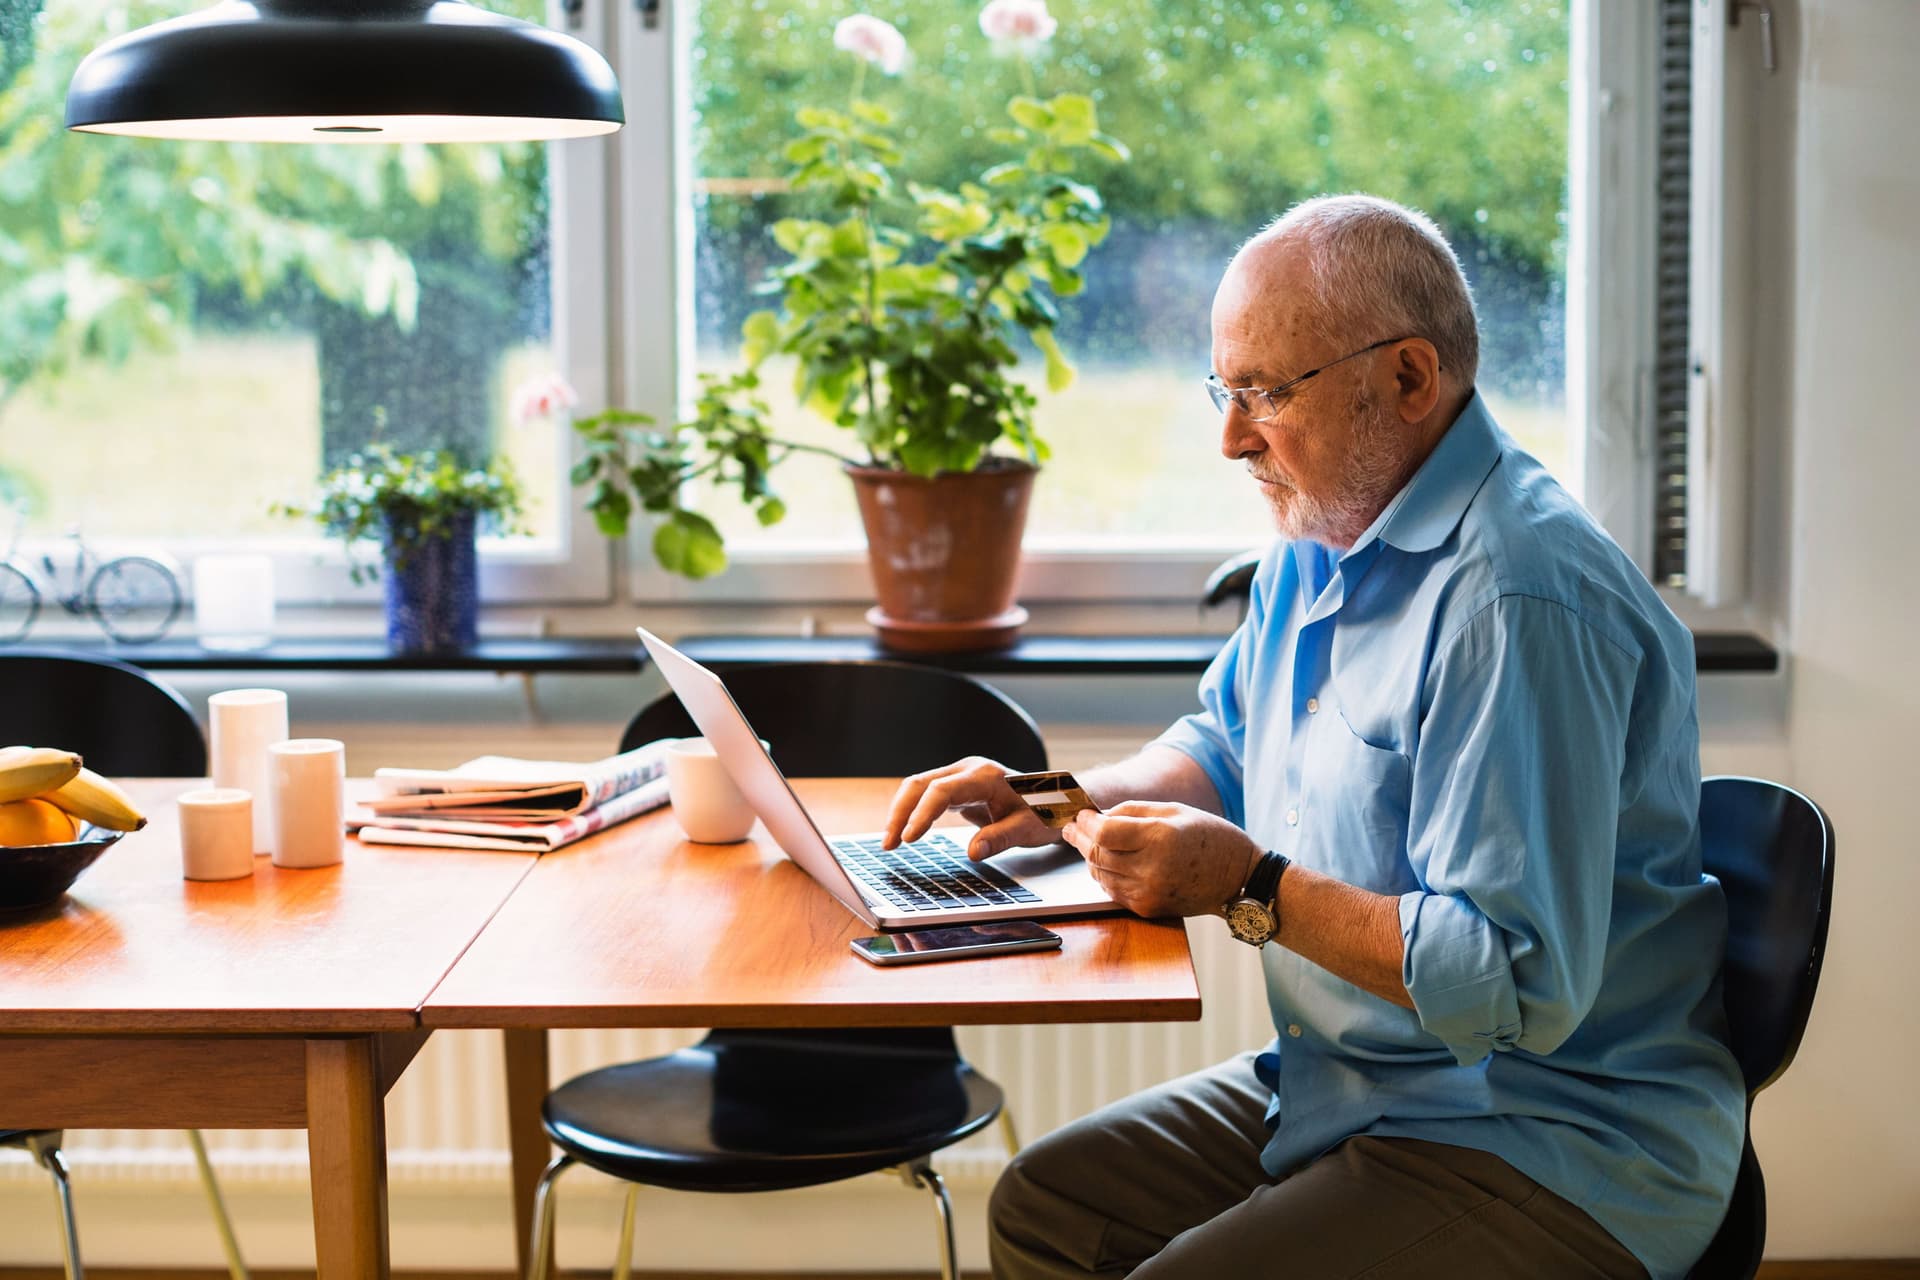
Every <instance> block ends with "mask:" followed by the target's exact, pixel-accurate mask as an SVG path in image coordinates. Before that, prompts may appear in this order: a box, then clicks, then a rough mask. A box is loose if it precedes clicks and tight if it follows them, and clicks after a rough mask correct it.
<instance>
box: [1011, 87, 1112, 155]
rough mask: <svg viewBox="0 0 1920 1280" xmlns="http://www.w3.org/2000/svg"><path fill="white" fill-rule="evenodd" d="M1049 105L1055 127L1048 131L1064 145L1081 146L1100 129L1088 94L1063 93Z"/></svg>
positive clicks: (1055, 139) (1056, 140)
mask: <svg viewBox="0 0 1920 1280" xmlns="http://www.w3.org/2000/svg"><path fill="white" fill-rule="evenodd" d="M1048 105H1049V106H1050V108H1051V109H1052V111H1053V127H1052V128H1051V129H1049V130H1047V132H1048V134H1049V135H1050V136H1051V137H1052V138H1053V140H1054V141H1055V142H1058V143H1060V144H1061V145H1062V146H1068V147H1077V146H1081V145H1083V144H1085V143H1087V142H1088V141H1090V140H1091V139H1092V138H1093V135H1094V134H1095V133H1097V132H1098V131H1099V125H1098V124H1097V123H1096V122H1095V120H1094V111H1093V99H1092V98H1089V97H1088V96H1087V95H1086V94H1084V93H1063V94H1060V95H1059V96H1057V97H1056V98H1054V100H1053V101H1052V102H1051V103H1049V104H1048ZM1021 123H1022V124H1024V123H1026V122H1025V121H1021Z"/></svg>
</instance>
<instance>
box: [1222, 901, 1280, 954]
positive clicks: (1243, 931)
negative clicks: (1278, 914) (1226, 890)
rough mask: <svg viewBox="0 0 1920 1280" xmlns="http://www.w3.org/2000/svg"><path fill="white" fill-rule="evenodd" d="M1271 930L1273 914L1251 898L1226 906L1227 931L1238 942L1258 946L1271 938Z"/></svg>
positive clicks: (1272, 927)
mask: <svg viewBox="0 0 1920 1280" xmlns="http://www.w3.org/2000/svg"><path fill="white" fill-rule="evenodd" d="M1273 929H1274V919H1273V913H1272V912H1271V911H1269V910H1267V909H1266V907H1264V906H1262V905H1261V904H1260V903H1258V902H1255V901H1254V900H1253V899H1252V898H1241V899H1239V900H1238V901H1235V902H1230V903H1228V904H1227V931H1228V932H1229V933H1231V934H1233V936H1234V937H1236V938H1238V939H1239V940H1240V941H1242V942H1245V943H1250V944H1252V945H1253V946H1260V945H1262V944H1264V943H1265V942H1266V941H1267V939H1269V938H1271V937H1273Z"/></svg>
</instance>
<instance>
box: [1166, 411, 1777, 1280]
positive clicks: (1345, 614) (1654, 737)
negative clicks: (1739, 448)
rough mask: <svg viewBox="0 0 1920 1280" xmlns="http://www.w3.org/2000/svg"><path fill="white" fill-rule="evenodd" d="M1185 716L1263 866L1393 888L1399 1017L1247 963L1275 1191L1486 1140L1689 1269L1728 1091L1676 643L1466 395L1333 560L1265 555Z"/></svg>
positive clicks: (1709, 1193)
mask: <svg viewBox="0 0 1920 1280" xmlns="http://www.w3.org/2000/svg"><path fill="white" fill-rule="evenodd" d="M1200 700H1201V705H1202V710H1201V711H1200V712H1199V713H1197V714H1195V715H1191V716H1188V717H1186V718H1184V719H1183V720H1181V721H1179V722H1178V723H1177V724H1175V725H1174V726H1173V727H1172V728H1170V729H1169V730H1168V731H1167V732H1166V733H1165V734H1164V735H1163V736H1162V737H1161V738H1160V739H1159V741H1160V742H1161V743H1163V744H1165V745H1168V746H1172V747H1175V748H1178V749H1179V750H1181V751H1183V752H1185V753H1186V754H1188V755H1189V756H1191V757H1192V758H1193V759H1194V760H1195V761H1196V762H1197V763H1198V764H1199V765H1200V766H1201V768H1203V769H1204V770H1205V771H1206V773H1207V776H1208V777H1209V778H1211V779H1212V780H1213V785H1214V787H1215V788H1216V789H1217V790H1218V792H1219V795H1220V801H1221V805H1222V808H1223V810H1224V812H1225V813H1226V815H1227V817H1229V818H1230V819H1232V820H1233V821H1234V822H1237V823H1239V824H1240V825H1241V826H1242V827H1244V828H1245V829H1246V830H1247V831H1248V832H1249V833H1250V834H1251V835H1252V836H1253V838H1254V839H1255V840H1257V841H1258V842H1260V843H1261V844H1262V845H1264V846H1266V847H1268V848H1272V849H1277V850H1279V851H1280V852H1282V853H1284V854H1286V855H1287V856H1288V857H1289V858H1292V859H1293V860H1294V861H1295V862H1296V863H1297V864H1298V865H1300V866H1303V867H1311V868H1313V869H1314V870H1316V871H1321V872H1324V873H1326V874H1327V875H1330V876H1334V877H1336V878H1338V879H1340V880H1343V881H1345V882H1347V883H1348V884H1352V885H1357V886H1359V887H1360V888H1363V889H1369V890H1372V891H1373V892H1375V893H1382V894H1391V895H1393V896H1395V897H1397V898H1398V899H1399V906H1400V933H1401V937H1402V939H1403V940H1404V942H1405V947H1406V958H1405V962H1404V966H1403V969H1402V974H1401V976H1402V977H1403V978H1404V979H1405V980H1406V984H1407V990H1408V991H1409V992H1410V993H1411V994H1412V997H1413V1002H1414V1008H1413V1009H1406V1008H1402V1007H1400V1006H1398V1005H1395V1004H1392V1003H1389V1002H1388V1001H1386V1000H1382V999H1381V998H1379V997H1378V996H1375V995H1371V994H1369V993H1367V992H1365V991H1363V990H1361V989H1360V988H1359V987H1356V986H1354V985H1352V984H1351V983H1348V982H1345V981H1343V980H1342V979H1340V978H1336V977H1334V976H1333V975H1332V974H1331V973H1329V972H1327V971H1326V970H1325V969H1322V968H1320V967H1319V966H1317V965H1315V964H1312V963H1311V962H1309V961H1307V960H1304V959H1302V958H1301V957H1300V956H1298V955H1295V954H1294V953H1293V952H1291V951H1288V950H1286V949H1284V948H1282V947H1280V946H1278V945H1275V944H1269V945H1268V946H1267V947H1266V948H1264V951H1263V960H1264V963H1265V967H1266V980H1267V995H1268V1002H1269V1004H1270V1005H1271V1006H1272V1010H1273V1022H1274V1026H1275V1028H1276V1029H1277V1030H1278V1031H1279V1035H1278V1036H1277V1038H1276V1039H1275V1041H1274V1044H1273V1046H1272V1047H1271V1049H1270V1050H1269V1051H1268V1052H1267V1053H1263V1054H1261V1055H1260V1057H1259V1059H1258V1064H1257V1070H1258V1071H1259V1073H1260V1075H1261V1077H1262V1079H1263V1080H1265V1081H1266V1083H1268V1084H1269V1085H1270V1086H1271V1087H1272V1088H1273V1089H1274V1100H1273V1103H1272V1104H1271V1107H1270V1108H1269V1112H1268V1123H1269V1124H1270V1125H1271V1126H1272V1127H1273V1137H1272V1139H1271V1140H1270V1141H1269V1142H1268V1144H1267V1147H1266V1150H1265V1152H1264V1154H1263V1157H1262V1163H1263V1164H1264V1165H1265V1167H1266V1169H1267V1172H1268V1173H1270V1174H1272V1175H1274V1176H1279V1175H1282V1174H1285V1173H1287V1172H1289V1171H1291V1170H1293V1169H1296V1168H1298V1167H1299V1166H1301V1165H1302V1164H1305V1163H1306V1162H1308V1161H1310V1160H1312V1159H1313V1158H1314V1157H1316V1156H1318V1155H1320V1154H1321V1153H1322V1152H1324V1151H1326V1150H1328V1149H1329V1148H1331V1147H1333V1146H1335V1145H1336V1144H1338V1143H1339V1142H1341V1141H1342V1140H1344V1139H1346V1138H1348V1137H1351V1136H1353V1135H1355V1134H1361V1133H1365V1134H1372V1135H1375V1136H1383V1137H1405V1138H1424V1139H1427V1140H1429V1141H1433V1142H1444V1143H1451V1144H1453V1145H1455V1146H1462V1147H1473V1148H1477V1149H1479V1150H1483V1151H1489V1152H1492V1153H1493V1154H1495V1155H1497V1156H1499V1157H1501V1158H1502V1159H1504V1160H1506V1161H1507V1162H1508V1163H1509V1164H1511V1165H1513V1166H1514V1167H1515V1168H1517V1169H1519V1170H1520V1171H1521V1172H1522V1173H1525V1174H1526V1175H1528V1176H1529V1177H1531V1178H1533V1179H1534V1180H1535V1181H1536V1182H1539V1183H1540V1184H1542V1185H1543V1186H1545V1187H1547V1188H1548V1189H1550V1190H1552V1191H1554V1192H1555V1193H1557V1194H1559V1195H1560V1196H1562V1197H1564V1198H1565V1199H1567V1200H1569V1201H1571V1202H1573V1203H1574V1204H1576V1205H1579V1206H1580V1207H1581V1208H1582V1209H1584V1210H1586V1212H1588V1213H1589V1214H1591V1215H1592V1216H1593V1217H1594V1218H1595V1219H1596V1220H1597V1221H1598V1222H1599V1223H1600V1224H1601V1225H1602V1226H1603V1227H1605V1228H1606V1229H1607V1230H1608V1231H1609V1232H1610V1233H1612V1235H1613V1236H1614V1238H1615V1239H1617V1240H1618V1241H1619V1242H1620V1243H1621V1244H1622V1245H1624V1246H1625V1247H1626V1248H1628V1249H1630V1250H1632V1252H1633V1253H1634V1254H1635V1255H1636V1256H1638V1257H1639V1259H1640V1260H1641V1262H1642V1263H1644V1264H1645V1265H1646V1268H1647V1270H1648V1271H1649V1272H1650V1273H1651V1274H1652V1275H1653V1276H1655V1277H1662V1276H1678V1275H1682V1274H1684V1273H1685V1272H1686V1270H1687V1269H1688V1268H1689V1267H1690V1266H1691V1265H1692V1264H1693V1263H1694V1262H1695V1261H1696V1260H1697V1259H1698V1256H1699V1254H1700V1253H1701V1251H1702V1250H1704V1249H1705V1248H1706V1245H1707V1242H1708V1241H1709V1240H1710V1239H1711V1238H1712V1236H1713V1232H1714V1230H1715V1229H1716V1228H1717V1227H1718V1225H1719V1222H1720V1219H1721V1217H1722V1215H1723V1213H1724V1211H1725V1208H1726V1203H1727V1200H1728V1197H1729V1195H1730V1193H1731V1190H1732V1187H1733V1179H1734V1172H1735V1169H1736V1167H1737V1166H1738V1164H1739V1158H1740V1146H1741V1140H1742V1134H1743V1130H1744V1124H1745V1120H1744V1117H1745V1092H1744V1086H1743V1085H1742V1083H1741V1077H1740V1072H1739V1068H1738V1066H1737V1065H1736V1064H1735V1062H1734V1059H1733V1056H1732V1054H1731V1053H1730V1052H1729V1051H1728V1049H1727V1048H1726V1022H1725V1015H1724V1013H1723V1012H1722V1006H1721V1000H1720V979H1719V969H1720V959H1721V953H1722V951H1723V948H1724V942H1725V934H1726V908H1725V902H1724V899H1723V898H1722V896H1721V893H1720V889H1719V886H1718V884H1717V883H1716V882H1715V881H1713V880H1712V879H1711V878H1707V877H1704V876H1703V875H1702V873H1701V869H1700V838H1699V831H1698V829H1697V823H1698V815H1699V806H1700V761H1699V730H1698V726H1697V723H1696V720H1695V713H1694V654H1693V639H1692V636H1691V634H1690V633H1689V632H1688V630H1687V629H1686V627H1684V626H1682V625H1681V623H1680V622H1679V620H1678V619H1676V618H1675V617H1674V616H1673V614H1672V613H1671V612H1670V611H1669V610H1668V609H1667V607H1666V606H1665V604H1663V603H1662V602H1661V600H1660V598H1659V596H1658V595H1657V594H1656V593H1655V592H1654V590H1653V588H1652V587H1651V586H1650V585H1649V584H1648V582H1647V580H1646V578H1645V577H1644V576H1643V575H1642V574H1641V573H1640V572H1639V570H1637V569H1636V568H1635V567H1634V565H1633V563H1632V562H1631V561H1629V560H1628V559H1627V557H1626V556H1625V554H1623V553H1622V552H1621V551H1620V549H1619V548H1618V547H1617V546H1616V545H1614V543H1613V542H1612V540H1611V539H1609V538H1608V537H1607V535H1606V534H1605V533H1604V532H1602V531H1601V529H1600V528H1599V527H1598V526H1597V525H1596V524H1595V523H1594V522H1593V520H1592V518H1591V517H1590V516H1588V514H1587V513H1586V511H1585V510H1583V509H1582V508H1581V507H1580V505H1579V504H1578V503H1577V502H1575V501H1574V500H1573V498H1572V497H1571V496H1570V495H1569V494H1568V493H1567V492H1566V491H1565V490H1564V489H1562V488H1561V487H1560V485H1559V484H1558V483H1557V482H1555V480H1554V479H1553V477H1552V476H1550V475H1548V474H1547V472H1546V470H1545V469H1544V468H1542V467H1541V465H1540V464H1539V463H1538V462H1536V461H1535V460H1534V459H1533V458H1531V457H1529V456H1528V455H1527V454H1525V453H1523V452H1522V451H1521V450H1520V449H1519V448H1518V447H1517V446H1516V445H1515V444H1514V443H1513V441H1512V440H1511V439H1509V438H1508V437H1507V436H1506V434H1505V433H1504V432H1502V431H1501V430H1500V428H1499V427H1498V426H1496V425H1495V424H1494V421H1493V419H1492V418H1491V417H1490V416H1489V415H1488V413H1487V411H1486V408H1485V406H1484V405H1483V403H1482V402H1481V400H1480V398H1479V397H1478V396H1477V395H1476V396H1475V397H1474V398H1473V399H1472V400H1471V401H1470V402H1469V403H1468V405H1467V406H1466V408H1465V410H1464V411H1463V412H1462V413H1461V415H1460V417H1459V418H1458V419H1457V420H1456V421H1455V422H1454V424H1453V425H1452V427H1451V428H1449V429H1448V431H1447V433H1446V434H1445V435H1444V436H1443V437H1442V438H1441V440H1440V443H1439V445H1438V446H1437V447H1436V448H1435V449H1434V451H1433V453H1432V454H1431V455H1430V456H1429V457H1428V458H1427V460H1426V462H1425V463H1424V464H1423V465H1422V466H1421V468H1420V470H1419V471H1418V472H1417V473H1415V475H1414V476H1413V478H1412V479H1411V480H1410V481H1408V482H1407V485H1406V487H1405V488H1403V489H1402V490H1401V491H1400V493H1399V494H1398V495H1397V496H1396V497H1395V498H1394V499H1393V501H1392V502H1391V503H1390V504H1389V505H1388V506H1387V508H1386V510H1385V511H1383V512H1382V513H1381V514H1380V517H1379V519H1377V520H1376V521H1375V522H1374V524H1373V526H1372V528H1371V529H1369V530H1368V531H1367V532H1366V533H1365V534H1364V535H1362V536H1361V537H1360V539H1359V540H1358V541H1356V542H1355V543H1354V545H1353V547H1352V548H1351V549H1350V550H1348V551H1347V552H1346V553H1345V554H1343V555H1338V556H1336V555H1335V554H1334V553H1333V552H1330V551H1328V550H1327V549H1326V548H1324V547H1322V546H1319V545H1318V544H1316V543H1312V542H1304V541H1303V542H1291V543H1288V542H1282V543H1279V544H1276V546H1275V547H1274V548H1273V549H1272V550H1271V551H1269V552H1268V554H1267V555H1266V556H1265V557H1264V558H1263V560H1262V561H1261V564H1260V568H1259V572H1258V573H1257V574H1256V575H1255V577H1254V581H1253V593H1252V597H1251V600H1250V602H1249V606H1248V611H1247V618H1246V622H1245V624H1244V625H1242V626H1241V628H1240V630H1239V631H1238V632H1236V633H1235V635H1234V636H1233V637H1232V639H1231V640H1229V641H1228V643H1227V645H1226V647H1225V649H1224V650H1222V652H1221V654H1220V656H1219V658H1218V659H1216V660H1215V661H1214V663H1213V665H1212V667H1211V668H1209V669H1208V671H1207V674H1206V676H1205V677H1204V679H1203V680H1202V682H1201V686H1200ZM1282 883H1283V889H1282V900H1283V902H1284V898H1285V891H1284V881H1283V882H1282Z"/></svg>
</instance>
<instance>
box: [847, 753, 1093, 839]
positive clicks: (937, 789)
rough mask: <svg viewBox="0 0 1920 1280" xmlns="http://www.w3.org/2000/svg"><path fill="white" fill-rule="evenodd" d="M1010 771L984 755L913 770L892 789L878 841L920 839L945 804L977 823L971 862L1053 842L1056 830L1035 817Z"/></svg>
mask: <svg viewBox="0 0 1920 1280" xmlns="http://www.w3.org/2000/svg"><path fill="white" fill-rule="evenodd" d="M1012 772H1014V770H1011V769H1008V768H1007V767H1006V766H1005V765H1001V764H996V763H995V762H994V761H992V760H988V759H987V758H986V757H984V756H968V757H967V758H966V759H965V760H957V761H955V762H954V763H952V764H950V765H946V766H943V767H942V768H939V769H932V770H929V771H928V772H926V773H916V774H914V775H913V776H912V777H911V778H908V779H907V780H906V781H905V782H902V783H901V784H900V789H899V790H898V791H896V792H894V793H893V804H892V806H891V807H890V808H889V810H888V811H887V827H886V833H885V835H884V836H883V837H882V839H881V841H880V844H881V847H882V848H886V849H891V848H893V847H894V846H895V845H897V844H899V843H900V842H901V841H902V840H918V839H919V838H920V837H921V836H923V835H925V834H927V829H928V828H929V827H931V826H933V824H934V823H936V822H938V821H939V820H940V815H942V814H944V813H945V812H947V810H949V809H953V810H956V811H958V812H959V814H960V816H961V817H962V818H965V819H966V820H967V821H968V822H971V823H972V824H973V825H974V826H976V827H979V828H980V830H979V831H977V832H975V833H974V836H973V839H972V841H971V842H969V843H968V845H967V856H968V857H969V858H972V859H973V860H974V861H975V862H978V861H980V860H981V859H982V858H991V857H992V856H993V855H994V854H996V853H999V852H1000V851H1001V850H1003V849H1011V848H1014V847H1015V846H1017V845H1047V844H1054V843H1056V842H1057V841H1058V840H1059V839H1060V836H1059V834H1058V833H1056V832H1055V831H1054V830H1053V828H1051V827H1049V826H1048V825H1047V824H1046V823H1044V822H1042V821H1040V819H1039V818H1037V817H1035V816H1034V812H1033V810H1031V809H1029V808H1027V804H1026V801H1024V800H1022V799H1021V798H1020V797H1019V796H1017V795H1015V794H1014V793H1013V788H1012V787H1010V786H1008V785H1007V782H1006V777H1007V775H1008V774H1009V773H1012Z"/></svg>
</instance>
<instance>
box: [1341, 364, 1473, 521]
mask: <svg viewBox="0 0 1920 1280" xmlns="http://www.w3.org/2000/svg"><path fill="white" fill-rule="evenodd" d="M1499 460H1500V428H1499V426H1498V425H1497V424H1495V422H1494V420H1493V415H1492V414H1490V413H1488V412H1487V405H1486V401H1485V400H1483V399H1481V397H1480V393H1479V392H1478V391H1476V392H1474V393H1473V395H1472V396H1470V397H1469V398H1468V400H1467V403H1466V405H1465V406H1464V407H1463V408H1462V409H1461V410H1460V416H1459V417H1457V418H1455V419H1454V420H1453V425H1452V426H1450V427H1448V428H1447V430H1446V433H1445V434H1444V435H1442V436H1441V437H1440V442H1439V443H1438V444H1436V445H1434V447H1433V452H1432V453H1430V454H1428V455H1427V460H1426V461H1425V462H1423V463H1421V464H1420V469H1419V470H1418V471H1415V472H1414V473H1413V478H1412V479H1411V480H1408V481H1407V483H1406V484H1405V485H1403V486H1401V489H1400V492H1399V493H1397V494H1395V495H1394V498H1393V501H1392V502H1389V503H1388V504H1387V507H1386V510H1384V511H1382V512H1381V513H1380V515H1379V518H1378V519H1376V520H1375V521H1374V522H1373V524H1372V525H1371V526H1369V527H1368V529H1367V531H1366V532H1365V533H1363V534H1361V535H1360V537H1359V538H1358V540H1356V541H1355V542H1354V544H1353V546H1352V547H1351V548H1350V549H1349V550H1348V551H1347V556H1352V555H1354V554H1355V553H1356V552H1359V551H1361V550H1362V549H1364V548H1365V547H1366V546H1367V545H1368V544H1370V543H1371V542H1373V541H1374V540H1375V539H1378V540H1379V541H1381V542H1384V543H1386V544H1387V545H1388V546H1392V547H1397V548H1399V549H1400V550H1401V551H1406V552H1419V551H1431V550H1433V549H1434V548H1435V547H1437V546H1439V545H1440V544H1441V543H1443V542H1445V541H1446V540H1447V538H1448V536H1449V535H1451V534H1452V533H1453V531H1454V529H1456V528H1458V527H1459V524H1460V520H1461V517H1463V516H1465V515H1466V514H1467V505H1468V504H1469V503H1471V502H1472V501H1473V495H1474V494H1476V493H1478V492H1480V486H1481V484H1482V483H1483V482H1485V480H1486V478H1487V474H1488V473H1489V472H1491V471H1492V470H1493V464H1494V463H1496V462H1498V461H1499ZM1345 558H1346V557H1345V556H1343V557H1342V559H1345Z"/></svg>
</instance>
